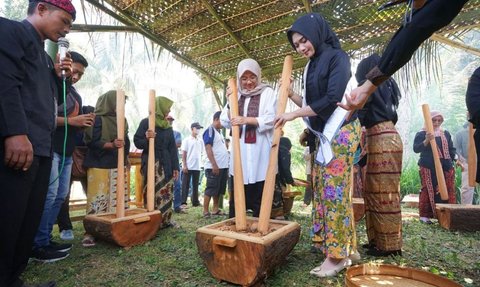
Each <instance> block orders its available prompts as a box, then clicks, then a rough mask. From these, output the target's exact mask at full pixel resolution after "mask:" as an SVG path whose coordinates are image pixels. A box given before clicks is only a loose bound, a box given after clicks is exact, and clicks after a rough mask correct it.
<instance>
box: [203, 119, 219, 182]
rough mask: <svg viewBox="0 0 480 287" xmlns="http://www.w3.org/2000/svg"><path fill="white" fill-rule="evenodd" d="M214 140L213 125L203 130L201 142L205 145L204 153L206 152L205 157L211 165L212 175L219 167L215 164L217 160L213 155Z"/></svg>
mask: <svg viewBox="0 0 480 287" xmlns="http://www.w3.org/2000/svg"><path fill="white" fill-rule="evenodd" d="M214 140H215V131H214V130H213V127H209V128H207V129H206V130H205V132H203V143H204V145H205V153H206V154H207V158H208V160H209V161H210V164H211V165H212V173H213V174H214V175H218V174H219V169H218V165H217V161H216V160H215V156H214V155H213V149H212V147H213V141H214Z"/></svg>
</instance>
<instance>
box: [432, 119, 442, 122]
mask: <svg viewBox="0 0 480 287" xmlns="http://www.w3.org/2000/svg"><path fill="white" fill-rule="evenodd" d="M432 122H443V119H432Z"/></svg>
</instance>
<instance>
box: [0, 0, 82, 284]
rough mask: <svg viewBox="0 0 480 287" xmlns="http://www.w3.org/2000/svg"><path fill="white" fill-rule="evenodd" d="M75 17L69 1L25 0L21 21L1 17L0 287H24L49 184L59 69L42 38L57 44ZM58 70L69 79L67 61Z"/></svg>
mask: <svg viewBox="0 0 480 287" xmlns="http://www.w3.org/2000/svg"><path fill="white" fill-rule="evenodd" d="M74 19H75V8H74V7H73V5H72V4H71V2H70V1H68V0H42V2H36V1H35V2H30V4H29V8H28V16H27V18H26V20H24V21H22V22H16V21H11V20H8V19H5V18H0V35H2V41H0V67H2V68H1V69H0V158H1V159H3V160H2V161H1V162H0V187H1V188H0V196H1V198H2V201H3V207H2V208H1V209H0V226H1V227H2V236H0V286H22V285H23V282H22V280H20V278H19V276H20V275H21V273H22V272H23V270H24V269H25V267H26V265H27V263H28V257H29V255H30V251H31V247H32V241H33V237H34V236H35V232H36V231H37V228H38V224H39V222H40V217H41V214H42V210H43V204H44V202H45V196H46V193H47V188H48V183H49V182H48V181H49V175H50V168H51V164H52V159H51V152H52V135H53V132H54V128H55V117H56V114H55V110H56V109H55V108H56V97H57V92H58V91H59V89H58V84H59V83H58V74H59V73H60V70H58V71H56V70H55V69H54V65H53V62H52V60H51V59H50V58H49V57H48V55H47V54H46V53H45V51H44V40H45V39H50V40H52V41H55V42H56V41H58V38H59V37H63V36H65V35H66V34H67V33H68V32H70V28H71V25H72V22H73V20H74ZM59 68H61V69H64V70H66V71H67V73H66V74H67V76H69V74H70V70H71V60H70V58H69V57H67V59H65V60H63V61H62V62H61V64H60V65H59ZM54 285H55V284H54V283H53V284H52V283H50V284H49V285H46V286H54Z"/></svg>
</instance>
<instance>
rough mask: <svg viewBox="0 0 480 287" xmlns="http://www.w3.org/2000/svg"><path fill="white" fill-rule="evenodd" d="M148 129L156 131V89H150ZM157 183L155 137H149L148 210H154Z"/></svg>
mask: <svg viewBox="0 0 480 287" xmlns="http://www.w3.org/2000/svg"><path fill="white" fill-rule="evenodd" d="M148 129H149V130H151V131H155V90H150V93H149V102H148ZM154 185H155V138H149V139H148V163H147V211H153V210H154V209H155V205H154V202H155V201H154Z"/></svg>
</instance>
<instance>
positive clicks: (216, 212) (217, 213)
mask: <svg viewBox="0 0 480 287" xmlns="http://www.w3.org/2000/svg"><path fill="white" fill-rule="evenodd" d="M212 215H225V212H223V211H222V210H221V209H219V210H217V211H215V212H213V213H212Z"/></svg>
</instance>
